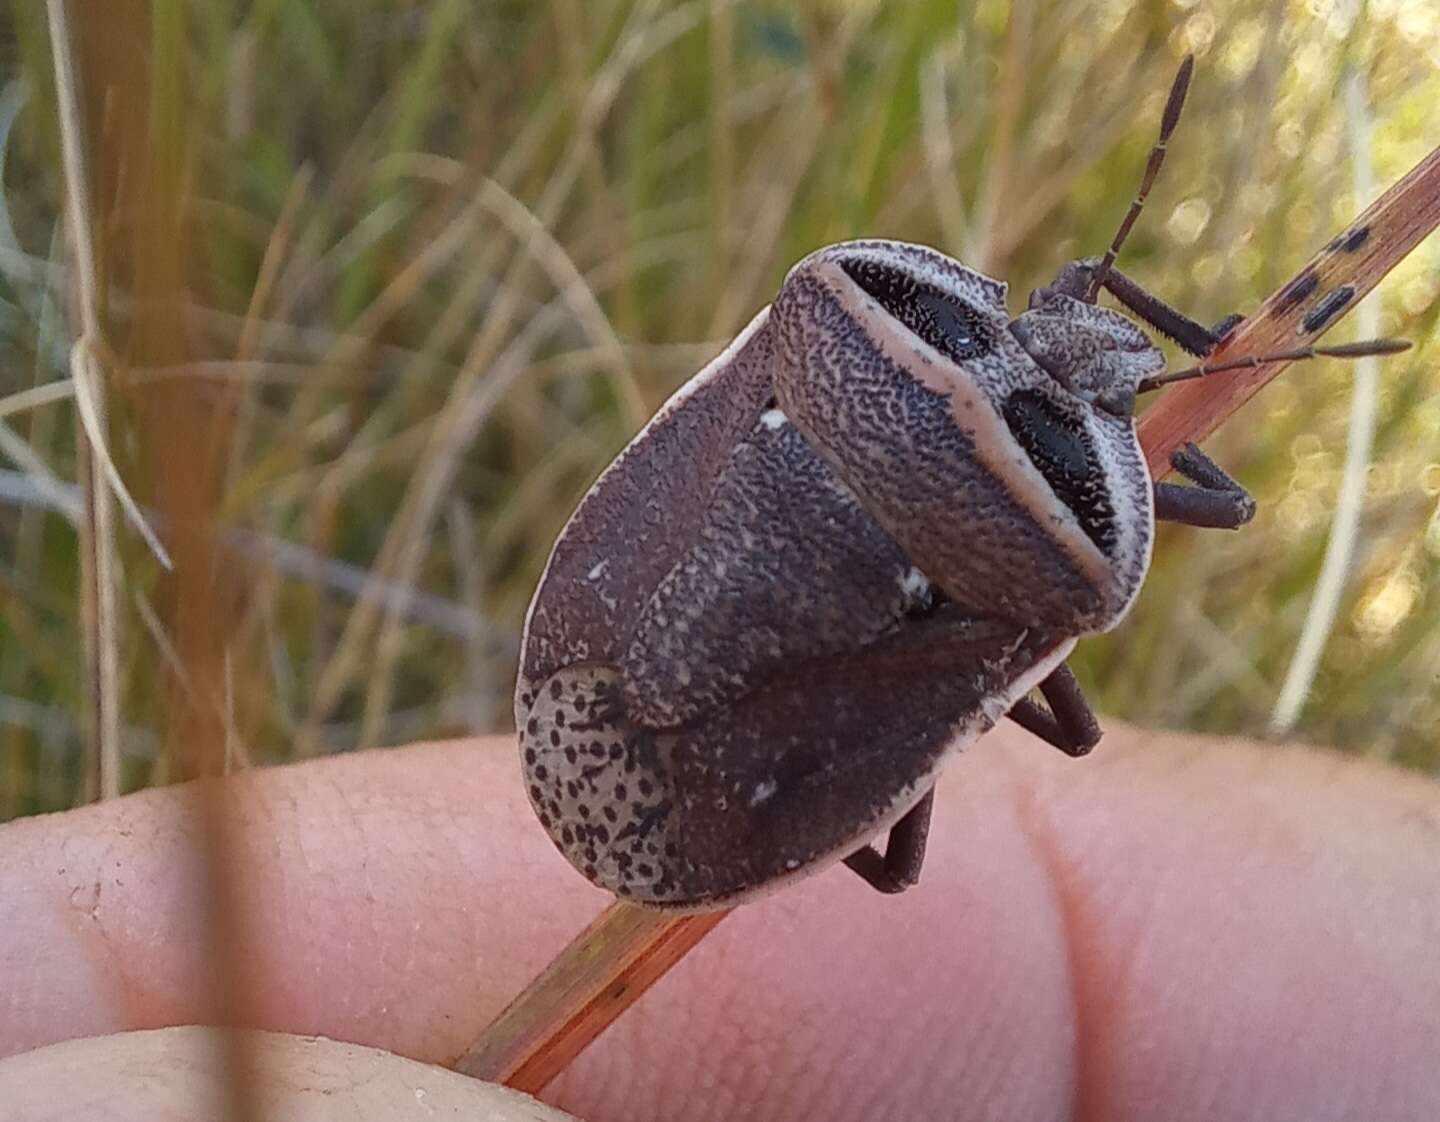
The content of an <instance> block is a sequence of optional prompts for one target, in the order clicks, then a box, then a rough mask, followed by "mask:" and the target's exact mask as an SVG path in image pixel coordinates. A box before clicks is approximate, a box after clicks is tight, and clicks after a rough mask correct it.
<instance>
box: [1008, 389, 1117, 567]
mask: <svg viewBox="0 0 1440 1122" xmlns="http://www.w3.org/2000/svg"><path fill="white" fill-rule="evenodd" d="M1004 413H1005V423H1006V424H1007V425H1009V426H1010V431H1011V433H1012V434H1013V435H1014V437H1015V439H1016V440H1017V441H1019V442H1020V446H1021V447H1022V448H1024V449H1025V452H1026V454H1027V455H1029V457H1030V460H1031V462H1032V463H1034V465H1035V466H1036V467H1037V468H1039V469H1040V474H1041V475H1043V476H1044V477H1045V478H1046V480H1047V481H1048V482H1049V484H1050V486H1051V488H1052V489H1053V490H1054V492H1055V494H1056V495H1057V496H1058V497H1059V499H1060V501H1061V502H1063V503H1064V504H1065V505H1066V506H1067V507H1069V508H1070V510H1071V511H1072V512H1074V514H1075V517H1076V518H1077V519H1079V521H1080V527H1081V529H1083V530H1084V531H1085V533H1086V535H1087V536H1088V537H1089V538H1090V540H1091V541H1093V542H1094V543H1095V544H1096V545H1098V546H1099V547H1100V548H1101V549H1102V550H1106V551H1107V552H1108V551H1109V549H1110V548H1111V547H1112V546H1114V544H1115V537H1116V535H1115V508H1114V507H1113V506H1111V505H1110V494H1109V492H1108V491H1107V490H1106V488H1105V473H1104V471H1102V470H1101V468H1100V464H1099V461H1098V460H1097V458H1096V456H1095V449H1094V447H1093V445H1092V444H1091V443H1090V439H1089V437H1088V436H1087V435H1086V434H1085V433H1084V432H1083V431H1082V430H1078V429H1076V428H1075V427H1074V422H1073V421H1070V420H1069V419H1067V418H1066V416H1065V415H1064V413H1063V412H1062V411H1061V409H1060V408H1059V407H1058V406H1057V405H1056V404H1055V403H1054V402H1052V401H1051V400H1050V399H1049V398H1048V397H1046V396H1045V395H1044V394H1043V393H1042V392H1040V391H1039V390H1016V391H1015V392H1014V393H1012V394H1011V395H1010V396H1009V397H1007V398H1006V399H1005V407H1004Z"/></svg>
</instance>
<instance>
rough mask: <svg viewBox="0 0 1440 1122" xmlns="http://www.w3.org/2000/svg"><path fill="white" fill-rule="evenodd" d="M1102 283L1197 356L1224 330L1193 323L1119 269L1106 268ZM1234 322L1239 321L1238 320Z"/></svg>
mask: <svg viewBox="0 0 1440 1122" xmlns="http://www.w3.org/2000/svg"><path fill="white" fill-rule="evenodd" d="M1102 285H1103V287H1104V289H1105V291H1106V292H1108V293H1110V295H1112V296H1114V297H1115V299H1117V300H1119V301H1120V303H1122V304H1124V305H1125V306H1126V307H1127V308H1129V309H1130V310H1131V311H1132V312H1134V313H1135V314H1136V315H1137V316H1139V317H1140V318H1141V319H1143V320H1144V321H1145V322H1146V323H1148V324H1149V325H1150V326H1151V327H1153V328H1155V330H1156V331H1159V332H1160V333H1161V334H1162V335H1167V336H1169V337H1170V338H1171V339H1174V340H1175V342H1177V343H1179V344H1180V346H1181V347H1182V348H1184V349H1185V350H1187V351H1189V352H1190V353H1191V354H1192V355H1195V356H1196V357H1198V358H1203V357H1204V356H1205V355H1207V354H1209V353H1210V352H1211V351H1212V350H1214V349H1215V344H1216V343H1218V342H1219V341H1220V337H1221V336H1222V335H1223V334H1224V332H1223V331H1211V330H1210V329H1209V328H1208V327H1205V326H1204V325H1203V324H1199V323H1196V322H1195V321H1194V320H1193V319H1191V318H1190V317H1189V316H1187V315H1186V314H1185V313H1184V312H1181V311H1178V310H1176V309H1175V308H1172V307H1171V306H1170V305H1169V304H1167V303H1165V301H1164V300H1162V299H1160V297H1158V296H1156V295H1154V294H1153V293H1151V292H1149V291H1147V290H1146V289H1145V288H1144V287H1143V286H1141V285H1140V284H1139V283H1137V282H1136V281H1133V280H1131V279H1130V278H1129V277H1127V276H1126V275H1125V274H1124V273H1122V272H1120V271H1119V270H1118V269H1113V268H1112V269H1111V270H1110V271H1109V272H1107V273H1106V274H1105V279H1104V281H1103V282H1102ZM1230 318H1232V317H1228V316H1227V317H1226V319H1225V320H1222V321H1221V324H1222V325H1224V324H1226V323H1227V321H1228V320H1229V319H1230ZM1241 318H1244V317H1241ZM1235 322H1236V323H1238V322H1239V320H1236V321H1235ZM1233 326H1234V323H1230V324H1228V327H1233ZM1228 327H1227V330H1228Z"/></svg>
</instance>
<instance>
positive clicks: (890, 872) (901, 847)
mask: <svg viewBox="0 0 1440 1122" xmlns="http://www.w3.org/2000/svg"><path fill="white" fill-rule="evenodd" d="M934 805H935V789H934V788H933V787H932V788H931V789H930V790H928V791H926V792H925V797H924V798H922V799H921V800H920V801H919V802H918V803H916V804H915V805H914V806H913V807H911V808H910V810H909V811H908V812H907V813H906V815H905V817H904V818H902V819H900V821H899V822H897V823H895V825H893V826H891V827H890V836H889V837H888V838H887V839H886V841H885V856H883V857H882V856H880V851H879V850H878V849H876V848H875V847H874V846H873V845H867V846H866V847H865V848H864V849H859V850H856V851H855V852H854V853H852V854H850V856H849V857H847V858H845V864H846V865H848V866H849V867H850V868H851V869H852V870H853V871H854V872H856V873H859V874H860V877H861V879H862V880H864V881H865V883H866V884H868V885H870V887H871V888H874V889H876V890H877V891H879V892H885V893H895V892H904V891H905V890H906V889H907V888H911V887H913V886H914V885H915V884H917V883H919V881H920V866H921V865H923V864H924V863H925V839H926V838H927V837H929V835H930V811H931V810H932V809H933V808H934Z"/></svg>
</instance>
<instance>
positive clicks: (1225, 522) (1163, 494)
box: [1155, 444, 1255, 530]
mask: <svg viewBox="0 0 1440 1122" xmlns="http://www.w3.org/2000/svg"><path fill="white" fill-rule="evenodd" d="M1170 465H1171V467H1173V468H1174V469H1175V470H1176V471H1178V472H1179V473H1180V474H1181V475H1183V476H1184V477H1185V478H1186V479H1188V480H1190V481H1191V482H1192V483H1194V484H1195V486H1194V487H1181V486H1178V485H1176V484H1174V483H1157V484H1155V517H1156V518H1157V519H1159V520H1161V521H1164V522H1183V523H1184V524H1185V525H1187V526H1202V527H1206V528H1209V529H1217V530H1238V529H1239V528H1240V527H1241V526H1243V525H1245V523H1247V522H1249V521H1250V519H1252V518H1254V517H1255V500H1254V499H1252V498H1251V497H1250V493H1249V492H1248V491H1246V490H1245V488H1244V487H1241V486H1240V484H1238V483H1236V482H1235V480H1233V479H1232V478H1230V476H1229V475H1228V474H1227V473H1226V471H1225V469H1224V468H1222V467H1221V466H1220V465H1219V464H1217V463H1216V462H1215V461H1214V460H1212V459H1211V458H1210V457H1209V456H1207V455H1205V453H1204V452H1202V451H1200V449H1199V448H1197V447H1196V446H1195V445H1194V444H1187V445H1185V446H1184V447H1183V448H1181V449H1180V450H1179V451H1177V452H1176V453H1175V454H1174V455H1173V456H1171V457H1170Z"/></svg>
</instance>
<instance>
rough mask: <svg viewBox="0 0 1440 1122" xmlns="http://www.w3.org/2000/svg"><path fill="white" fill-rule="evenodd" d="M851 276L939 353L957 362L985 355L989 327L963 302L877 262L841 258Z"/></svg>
mask: <svg viewBox="0 0 1440 1122" xmlns="http://www.w3.org/2000/svg"><path fill="white" fill-rule="evenodd" d="M840 267H841V268H842V269H844V270H845V272H846V273H847V274H848V275H849V277H850V279H851V280H853V281H854V282H855V283H856V284H858V285H859V286H860V287H861V288H863V289H864V290H865V291H866V292H868V293H869V294H870V295H871V296H873V297H874V298H875V299H876V300H878V301H879V302H880V306H881V307H882V308H884V309H885V310H886V311H887V312H889V313H890V314H891V315H892V316H894V317H895V318H896V319H898V320H899V321H900V322H901V323H903V324H904V325H905V326H906V327H908V328H909V329H910V330H911V331H913V332H915V334H916V335H918V336H920V338H922V339H924V340H925V342H927V343H929V344H930V345H931V346H932V347H934V348H935V349H936V350H937V351H939V352H940V353H941V354H945V355H949V356H950V357H951V358H953V359H955V360H957V361H960V360H963V359H967V358H979V357H980V356H981V355H984V354H988V353H989V352H990V349H991V347H992V346H993V345H994V344H993V342H992V340H991V338H990V332H989V329H988V326H987V325H986V323H985V322H984V320H982V319H981V318H980V317H979V316H978V315H976V314H975V312H974V311H973V310H972V309H971V308H969V307H967V306H966V305H965V304H964V303H963V302H962V301H960V300H958V299H956V298H955V297H954V296H951V295H950V294H949V293H947V292H944V291H942V290H941V289H939V288H936V287H935V286H934V285H932V284H926V283H925V282H924V281H922V280H919V279H918V278H916V277H914V276H911V275H910V274H909V273H905V272H902V271H900V270H899V269H894V268H891V267H890V266H889V265H883V264H880V263H879V262H876V261H869V260H866V259H863V258H861V259H854V258H851V259H849V260H845V261H841V262H840Z"/></svg>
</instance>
